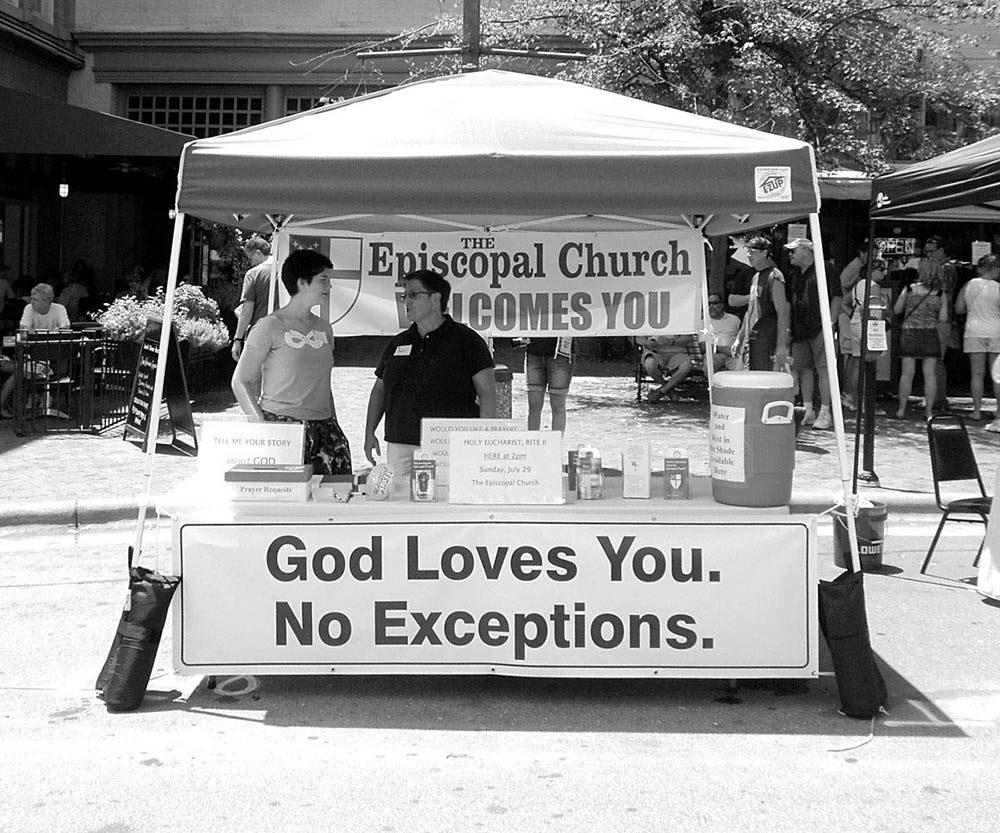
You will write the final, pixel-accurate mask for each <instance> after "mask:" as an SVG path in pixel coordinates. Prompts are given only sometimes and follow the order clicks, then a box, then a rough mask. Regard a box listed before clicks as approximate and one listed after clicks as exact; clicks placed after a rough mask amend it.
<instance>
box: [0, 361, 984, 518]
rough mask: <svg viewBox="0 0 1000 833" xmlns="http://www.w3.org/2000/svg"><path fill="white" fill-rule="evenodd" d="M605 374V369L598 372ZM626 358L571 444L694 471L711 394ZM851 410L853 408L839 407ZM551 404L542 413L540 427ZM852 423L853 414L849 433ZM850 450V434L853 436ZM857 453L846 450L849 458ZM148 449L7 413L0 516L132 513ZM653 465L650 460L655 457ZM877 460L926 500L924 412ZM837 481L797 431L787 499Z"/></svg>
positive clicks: (222, 401) (362, 399)
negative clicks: (681, 461) (680, 455)
mask: <svg viewBox="0 0 1000 833" xmlns="http://www.w3.org/2000/svg"><path fill="white" fill-rule="evenodd" d="M598 373H600V374H608V373H610V374H612V375H597V374H598ZM629 373H630V368H629V366H628V365H627V364H626V363H621V362H618V363H607V364H601V363H599V362H591V363H590V366H589V367H587V366H584V367H581V368H580V372H579V373H578V376H577V377H576V378H575V379H574V381H573V387H572V390H571V394H570V398H569V403H568V426H567V433H566V445H567V446H568V447H575V446H576V445H577V444H579V443H587V444H593V445H596V446H597V447H599V448H601V449H602V451H603V453H604V458H605V460H606V461H609V460H613V459H614V455H615V454H616V453H620V451H621V446H622V442H623V441H624V440H625V439H626V438H629V437H636V436H648V437H649V439H650V440H651V443H652V449H653V459H654V461H655V460H656V459H657V458H660V459H662V457H663V456H664V455H665V454H666V452H667V451H668V450H669V449H672V448H674V447H678V446H679V447H683V448H686V449H687V450H688V453H689V455H690V457H691V460H692V468H693V471H694V472H695V473H699V472H705V473H707V465H708V440H707V423H708V401H707V396H705V395H704V392H703V391H701V392H700V395H699V396H697V397H696V398H686V399H682V400H681V401H679V402H663V403H657V404H655V405H653V404H649V403H645V402H642V403H638V402H636V401H635V383H634V381H633V380H632V378H631V376H630V375H628V374H629ZM372 378H373V376H372V370H371V367H338V368H337V370H336V371H335V376H334V385H335V393H336V396H337V408H338V413H339V415H340V418H341V422H342V424H343V427H344V430H345V432H346V434H347V436H348V439H349V440H350V442H351V447H352V450H353V452H354V456H355V468H361V467H364V466H365V465H367V464H366V462H365V461H364V459H363V451H362V449H363V437H364V419H365V408H366V405H367V397H368V391H369V389H370V387H371V380H372ZM523 378H524V377H523V376H522V375H520V373H517V372H515V375H514V386H513V397H512V399H513V412H514V416H515V417H520V418H524V417H525V416H526V414H527V399H526V397H525V394H524V391H523ZM193 408H194V412H195V423H196V425H197V426H198V427H200V426H201V424H202V423H203V421H204V418H205V416H206V415H209V414H217V415H219V414H221V415H236V414H238V413H239V409H238V407H237V406H236V405H235V403H234V401H233V398H232V395H231V394H230V393H229V391H228V390H215V391H212V392H209V393H208V394H204V395H202V396H198V397H196V398H195V400H194V404H193ZM845 416H848V417H849V416H850V415H845ZM546 419H547V410H546V413H545V415H544V416H543V427H544V425H545V420H546ZM985 424H986V423H985V422H983V423H978V424H975V423H973V424H971V427H970V433H971V434H972V438H973V445H974V447H975V449H976V452H977V455H978V458H979V461H980V466H981V468H982V471H983V477H984V480H985V482H986V483H987V488H988V489H991V488H992V484H993V482H994V476H995V472H996V465H997V459H998V455H997V451H998V448H1000V435H996V434H990V433H988V432H986V431H984V430H983V428H982V426H983V425H985ZM852 431H853V423H851V424H849V425H848V432H849V434H851V432H852ZM848 448H849V453H851V454H852V453H853V451H852V448H853V443H852V441H851V440H850V439H849V441H848ZM851 459H853V458H851ZM145 467H146V458H145V455H143V454H142V453H141V452H140V451H139V450H138V449H137V448H136V447H135V446H133V445H132V444H130V443H126V442H124V441H123V440H122V439H121V431H120V430H119V431H115V432H112V433H108V434H105V435H101V436H94V435H89V434H43V435H36V436H32V437H23V438H21V437H16V436H14V434H13V430H12V423H11V422H10V421H9V420H5V421H2V422H0V522H2V523H17V522H31V523H39V522H45V521H47V522H57V523H59V522H66V523H77V522H79V523H84V522H87V521H90V520H95V521H97V520H108V519H112V518H114V517H128V516H130V515H133V516H134V514H135V511H136V510H135V506H137V502H138V500H139V499H140V497H141V496H142V495H143V494H144V493H145V475H144V473H145ZM654 468H655V465H654ZM875 469H876V471H877V472H878V474H879V476H880V478H881V486H882V488H881V489H880V490H869V489H866V488H864V487H862V492H863V493H865V492H867V493H870V494H871V495H872V496H873V497H875V498H876V499H879V500H884V501H885V502H886V503H887V504H889V506H890V509H892V508H893V507H895V508H898V509H900V510H907V511H918V510H923V511H927V510H928V509H932V508H933V504H932V501H933V485H932V481H931V471H930V462H929V458H928V455H927V444H926V437H925V434H924V428H923V423H922V422H921V421H920V420H918V419H916V418H913V419H908V420H888V419H885V418H884V416H880V420H879V425H878V429H877V436H876V455H875ZM195 471H196V461H195V460H194V459H191V458H186V457H172V456H165V455H157V456H156V459H155V466H154V472H153V477H152V481H151V483H152V486H151V490H150V491H151V494H152V495H153V497H154V498H155V496H156V495H159V494H162V493H164V492H166V491H167V490H168V489H170V488H171V487H172V486H174V485H176V484H177V483H180V482H181V481H182V480H184V479H186V478H188V477H190V476H192V475H193V474H194V473H195ZM840 492H841V486H840V475H839V470H838V462H837V454H836V445H835V439H834V433H833V432H832V431H817V430H811V429H809V430H805V431H803V432H802V433H801V434H800V436H799V438H798V443H797V453H796V467H795V475H794V481H793V505H794V506H796V507H798V508H800V509H801V510H802V511H820V509H821V508H825V507H826V506H829V505H832V504H833V503H835V502H836V501H837V497H838V495H839V494H840Z"/></svg>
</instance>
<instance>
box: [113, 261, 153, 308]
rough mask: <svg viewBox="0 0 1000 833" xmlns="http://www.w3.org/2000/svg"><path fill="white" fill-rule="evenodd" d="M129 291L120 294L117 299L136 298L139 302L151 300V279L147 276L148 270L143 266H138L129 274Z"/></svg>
mask: <svg viewBox="0 0 1000 833" xmlns="http://www.w3.org/2000/svg"><path fill="white" fill-rule="evenodd" d="M126 280H127V281H128V289H125V290H123V291H121V292H119V293H118V295H117V296H116V297H118V298H135V299H136V300H137V301H146V300H148V299H149V278H148V277H147V276H146V270H145V269H143V268H142V267H141V266H136V267H135V269H133V270H132V271H131V272H129V274H128V277H127V278H126Z"/></svg>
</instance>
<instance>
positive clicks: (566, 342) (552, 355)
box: [524, 338, 573, 431]
mask: <svg viewBox="0 0 1000 833" xmlns="http://www.w3.org/2000/svg"><path fill="white" fill-rule="evenodd" d="M524 375H525V378H526V380H527V388H528V430H529V431H537V430H539V428H541V427H542V406H543V405H544V404H545V391H546V389H547V390H548V392H549V407H550V408H551V409H552V430H553V431H565V430H566V397H567V395H568V394H569V385H570V382H571V381H573V348H572V341H571V339H568V338H532V339H530V340H529V341H528V344H527V347H526V348H525V356H524Z"/></svg>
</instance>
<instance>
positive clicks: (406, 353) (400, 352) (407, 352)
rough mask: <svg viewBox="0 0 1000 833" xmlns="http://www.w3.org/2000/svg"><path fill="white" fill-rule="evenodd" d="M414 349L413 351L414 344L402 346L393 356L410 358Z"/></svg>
mask: <svg viewBox="0 0 1000 833" xmlns="http://www.w3.org/2000/svg"><path fill="white" fill-rule="evenodd" d="M412 349H413V345H412V344H400V345H399V347H397V348H396V352H395V353H393V354H392V355H394V356H409V355H410V351H411V350H412Z"/></svg>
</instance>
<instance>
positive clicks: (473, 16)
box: [462, 0, 482, 72]
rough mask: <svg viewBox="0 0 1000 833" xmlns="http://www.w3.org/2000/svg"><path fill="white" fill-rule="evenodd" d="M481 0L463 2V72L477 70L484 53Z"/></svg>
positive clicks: (465, 0)
mask: <svg viewBox="0 0 1000 833" xmlns="http://www.w3.org/2000/svg"><path fill="white" fill-rule="evenodd" d="M479 3H480V0H463V2H462V72H476V71H477V70H478V69H479V56H480V55H481V54H482V27H481V25H480V21H479V14H480V11H481V9H480V5H479Z"/></svg>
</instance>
